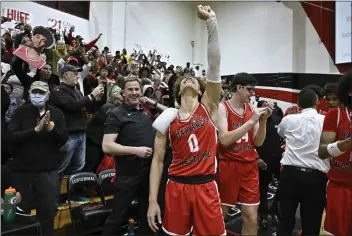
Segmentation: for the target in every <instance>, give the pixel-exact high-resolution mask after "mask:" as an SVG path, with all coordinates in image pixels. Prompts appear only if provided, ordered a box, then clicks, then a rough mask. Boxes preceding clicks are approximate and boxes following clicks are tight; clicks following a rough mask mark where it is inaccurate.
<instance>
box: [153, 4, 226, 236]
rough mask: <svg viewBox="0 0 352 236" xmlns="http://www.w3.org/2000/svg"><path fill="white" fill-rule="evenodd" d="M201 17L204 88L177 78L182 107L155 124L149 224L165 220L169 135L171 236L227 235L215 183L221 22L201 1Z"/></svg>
mask: <svg viewBox="0 0 352 236" xmlns="http://www.w3.org/2000/svg"><path fill="white" fill-rule="evenodd" d="M198 17H199V18H200V19H202V20H205V21H206V25H207V30H208V73H207V84H206V87H205V86H204V82H203V81H202V79H200V78H194V77H185V78H179V79H178V80H177V82H176V83H175V85H174V90H175V95H176V97H177V100H178V103H179V104H180V105H181V106H180V109H179V110H178V111H177V110H176V113H173V114H171V113H170V109H172V108H169V109H167V110H166V111H164V112H163V113H162V114H161V115H160V116H159V117H158V118H157V119H156V120H155V122H154V124H153V126H154V127H155V128H156V129H157V135H156V138H155V144H154V156H153V161H152V166H151V171H150V194H149V209H148V223H149V226H150V227H151V229H152V230H154V231H156V230H158V229H159V228H158V226H157V225H156V224H155V217H157V220H158V222H159V223H160V224H161V214H160V208H159V205H158V203H157V195H158V189H159V185H160V179H161V175H162V171H163V166H164V156H165V149H166V143H167V136H168V138H169V141H170V145H171V147H172V149H173V161H172V164H171V165H170V167H169V180H168V183H167V186H166V193H165V212H164V219H163V222H162V228H163V230H164V232H165V233H167V234H169V235H187V234H189V233H190V232H191V231H192V232H193V235H226V231H225V225H224V220H223V217H222V212H221V205H220V199H219V195H218V191H217V186H216V183H215V173H216V170H217V161H216V152H217V142H218V141H217V129H216V126H215V124H214V123H215V122H216V118H217V114H218V105H219V97H220V92H221V79H220V48H219V39H218V32H217V22H216V18H215V13H214V12H213V11H212V10H211V9H210V7H209V6H198ZM202 95H203V96H202ZM160 126H163V127H164V128H161V127H160ZM165 126H166V128H165Z"/></svg>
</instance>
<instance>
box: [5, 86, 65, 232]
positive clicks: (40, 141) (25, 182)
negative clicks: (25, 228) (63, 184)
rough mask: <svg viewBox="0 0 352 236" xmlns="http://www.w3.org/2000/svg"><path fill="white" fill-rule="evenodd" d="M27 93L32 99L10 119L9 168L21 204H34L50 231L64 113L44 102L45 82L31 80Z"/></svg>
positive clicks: (45, 93)
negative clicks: (10, 168)
mask: <svg viewBox="0 0 352 236" xmlns="http://www.w3.org/2000/svg"><path fill="white" fill-rule="evenodd" d="M29 94H30V101H31V103H30V104H26V105H23V106H21V107H19V108H17V109H16V111H15V112H14V113H13V115H12V119H11V121H10V123H9V133H8V137H9V142H10V143H11V151H12V156H13V157H14V162H13V165H12V170H13V172H14V178H15V183H16V184H15V186H16V189H17V190H18V191H19V192H21V195H22V199H23V200H24V201H23V204H24V205H23V208H24V209H27V210H31V209H33V207H34V208H35V209H36V210H37V214H36V216H37V219H38V221H39V222H40V226H41V228H42V233H43V235H53V233H54V216H55V209H54V203H55V199H56V194H55V192H56V189H57V186H58V167H59V158H60V147H61V146H63V145H64V144H65V143H66V141H67V138H68V136H67V129H66V125H65V119H64V115H63V113H62V112H61V111H60V110H59V109H57V108H55V107H52V106H50V105H48V104H47V102H48V100H49V94H50V93H49V86H48V84H46V83H45V82H42V81H36V82H33V83H32V85H31V87H30V91H29ZM30 199H34V206H33V205H32V202H31V201H30Z"/></svg>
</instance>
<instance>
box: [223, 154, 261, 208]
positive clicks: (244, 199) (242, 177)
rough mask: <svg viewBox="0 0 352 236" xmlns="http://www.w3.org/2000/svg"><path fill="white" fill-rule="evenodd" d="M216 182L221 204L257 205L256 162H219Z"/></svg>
mask: <svg viewBox="0 0 352 236" xmlns="http://www.w3.org/2000/svg"><path fill="white" fill-rule="evenodd" d="M217 182H218V185H219V190H220V200H221V204H223V205H227V206H234V205H236V203H238V204H242V205H259V202H260V200H259V172H258V164H257V162H256V161H253V162H240V161H224V160H220V166H219V173H218V175H217Z"/></svg>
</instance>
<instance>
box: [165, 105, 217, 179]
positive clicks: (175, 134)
mask: <svg viewBox="0 0 352 236" xmlns="http://www.w3.org/2000/svg"><path fill="white" fill-rule="evenodd" d="M169 138H170V144H171V147H172V153H173V160H172V163H171V165H170V167H169V175H173V176H202V175H212V174H215V173H216V170H217V160H216V151H217V144H218V140H217V129H216V126H215V125H214V123H213V121H212V120H211V118H210V116H209V113H208V111H207V109H206V108H205V106H204V105H203V104H201V103H198V105H197V107H196V108H195V109H194V111H193V112H192V114H191V115H190V117H189V118H188V119H187V120H181V119H180V117H179V116H177V117H176V118H175V119H174V120H173V121H172V122H171V124H170V127H169Z"/></svg>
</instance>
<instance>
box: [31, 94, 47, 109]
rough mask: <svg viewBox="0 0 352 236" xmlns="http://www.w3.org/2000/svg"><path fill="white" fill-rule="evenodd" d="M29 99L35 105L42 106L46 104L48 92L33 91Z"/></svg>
mask: <svg viewBox="0 0 352 236" xmlns="http://www.w3.org/2000/svg"><path fill="white" fill-rule="evenodd" d="M29 99H30V101H31V103H32V104H33V106H35V107H42V106H44V105H45V99H46V94H39V93H31V94H30V96H29Z"/></svg>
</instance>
